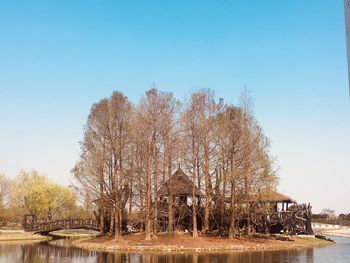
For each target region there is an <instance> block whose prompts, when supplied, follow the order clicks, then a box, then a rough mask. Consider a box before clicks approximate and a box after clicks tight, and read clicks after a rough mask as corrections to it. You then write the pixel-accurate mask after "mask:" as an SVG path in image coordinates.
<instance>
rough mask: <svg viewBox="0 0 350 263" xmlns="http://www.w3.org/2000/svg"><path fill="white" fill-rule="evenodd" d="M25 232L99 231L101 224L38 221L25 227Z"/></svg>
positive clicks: (72, 220) (84, 220) (84, 221)
mask: <svg viewBox="0 0 350 263" xmlns="http://www.w3.org/2000/svg"><path fill="white" fill-rule="evenodd" d="M23 228H24V230H25V231H54V230H59V229H77V228H87V229H95V230H97V229H99V223H98V222H97V221H96V220H93V219H59V220H54V221H49V222H48V221H44V220H38V221H36V222H34V223H33V224H30V225H27V226H26V225H24V226H23Z"/></svg>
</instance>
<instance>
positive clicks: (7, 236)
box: [0, 230, 49, 242]
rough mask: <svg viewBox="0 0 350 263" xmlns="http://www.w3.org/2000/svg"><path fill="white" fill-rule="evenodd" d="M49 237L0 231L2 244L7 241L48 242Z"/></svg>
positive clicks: (17, 231)
mask: <svg viewBox="0 0 350 263" xmlns="http://www.w3.org/2000/svg"><path fill="white" fill-rule="evenodd" d="M48 239H49V238H48V237H45V236H41V235H36V234H35V235H33V233H30V232H24V231H21V230H14V231H12V230H11V231H10V230H0V242H6V241H44V240H48Z"/></svg>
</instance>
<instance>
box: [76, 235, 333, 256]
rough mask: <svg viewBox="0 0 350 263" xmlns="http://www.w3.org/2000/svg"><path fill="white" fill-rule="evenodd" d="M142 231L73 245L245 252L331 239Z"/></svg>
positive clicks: (312, 244) (317, 243) (320, 243)
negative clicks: (148, 236)
mask: <svg viewBox="0 0 350 263" xmlns="http://www.w3.org/2000/svg"><path fill="white" fill-rule="evenodd" d="M144 239H145V236H144V234H134V235H127V236H124V237H123V238H121V239H120V240H115V239H114V238H113V237H111V236H104V237H95V238H87V239H80V240H76V241H74V245H76V246H78V247H81V248H85V249H90V250H101V251H129V252H131V251H154V252H156V251H163V252H172V251H195V252H211V251H215V252H220V251H223V252H224V251H226V252H227V251H246V250H280V249H292V248H306V247H315V246H326V245H330V244H332V243H331V242H328V241H324V240H320V239H316V238H314V237H291V238H290V241H281V240H275V239H272V238H267V237H265V238H246V237H240V238H235V239H233V240H230V239H228V238H222V237H206V236H200V237H198V238H193V237H191V236H190V235H189V234H158V235H157V238H155V239H153V240H151V241H146V240H144Z"/></svg>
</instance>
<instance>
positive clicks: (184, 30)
mask: <svg viewBox="0 0 350 263" xmlns="http://www.w3.org/2000/svg"><path fill="white" fill-rule="evenodd" d="M245 83H246V84H247V87H248V89H249V90H250V91H251V95H252V96H253V99H254V102H255V107H254V110H255V115H256V117H257V118H258V120H259V122H260V123H261V125H262V127H263V128H264V130H265V133H266V135H267V136H268V137H270V138H271V140H272V153H273V154H274V155H276V156H278V164H279V166H280V167H281V170H280V177H281V180H280V186H279V190H280V191H282V192H283V193H285V194H287V195H291V196H292V197H294V198H295V199H297V200H298V201H300V202H306V201H310V202H311V203H312V204H313V206H314V208H315V211H316V212H317V211H320V210H321V209H322V208H333V209H336V210H337V212H348V213H349V212H350V206H349V204H348V201H349V200H350V190H349V188H350V138H349V136H350V110H349V107H350V102H349V94H348V86H347V85H348V84H347V83H348V82H347V64H346V46H345V29H344V13H343V1H342V0H322V1H319V0H308V1H305V0H293V1H292V0H290V1H281V0H267V1H261V0H251V1H247V0H209V1H204V0H200V1H86V0H84V1H70V0H67V1H13V0H11V1H0V172H3V173H5V174H7V175H9V176H11V177H14V176H15V175H16V174H18V173H19V171H20V170H21V169H25V170H30V169H32V168H35V169H38V170H39V171H40V172H43V173H45V174H46V175H48V176H49V177H51V178H52V179H53V180H54V181H57V182H60V183H64V184H68V183H69V181H70V180H71V175H70V169H71V168H72V167H73V165H74V163H75V162H76V160H77V159H78V156H79V141H80V140H81V139H82V135H83V125H84V124H85V122H86V118H87V115H88V113H89V110H90V107H91V105H92V103H94V102H97V101H98V100H100V99H101V98H103V97H106V96H109V95H110V94H111V92H112V91H113V90H120V91H122V92H123V93H124V94H125V95H126V96H128V97H129V98H130V100H131V101H132V102H134V103H137V102H138V100H139V98H140V97H141V95H142V94H143V93H144V92H145V90H146V89H148V88H149V87H151V86H152V84H155V85H156V87H157V88H159V89H162V90H167V91H172V92H173V93H174V94H175V95H176V96H177V97H178V98H179V99H183V98H184V97H186V96H187V95H188V94H189V92H191V91H193V90H195V89H199V88H212V89H213V90H215V91H216V92H217V96H218V97H222V98H224V99H225V100H226V101H228V102H232V103H236V102H237V101H238V95H239V93H240V90H241V89H242V87H243V86H244V85H245Z"/></svg>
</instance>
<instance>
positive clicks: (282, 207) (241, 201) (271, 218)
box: [157, 168, 313, 235]
mask: <svg viewBox="0 0 350 263" xmlns="http://www.w3.org/2000/svg"><path fill="white" fill-rule="evenodd" d="M193 190H194V195H195V200H192V196H193ZM157 196H158V207H159V214H158V223H159V226H158V227H159V230H160V231H166V230H167V224H168V216H169V213H168V212H169V202H172V204H173V211H174V229H178V230H189V231H191V229H192V202H195V204H196V210H197V229H198V230H201V229H202V223H203V214H204V213H203V206H202V203H203V202H202V201H203V199H204V198H206V197H205V196H204V195H203V194H202V193H201V190H200V189H199V188H198V187H196V186H194V185H193V182H192V180H191V179H190V178H189V177H188V176H187V175H186V174H185V173H184V172H183V170H182V169H181V168H179V169H177V170H176V172H175V173H174V174H173V175H172V176H171V177H170V178H169V179H168V181H166V182H165V183H164V184H163V185H162V186H161V187H160V189H159V190H158V192H157ZM237 198H238V199H237V203H236V213H237V215H238V216H237V219H236V225H237V228H238V229H240V230H239V231H241V232H248V233H251V232H260V233H280V232H285V233H290V234H297V233H302V234H312V233H313V232H312V228H311V206H310V205H309V206H306V205H298V204H297V202H296V201H295V200H294V199H292V198H290V197H289V196H286V195H283V194H281V193H278V192H276V191H273V190H265V191H259V192H258V193H256V194H254V195H251V196H249V197H248V198H243V197H237ZM170 199H172V201H170ZM230 201H231V198H226V205H224V206H223V207H224V208H223V210H221V211H219V210H220V207H213V209H212V210H211V215H210V222H209V224H210V230H211V231H214V232H215V231H216V230H217V231H218V233H221V234H223V235H225V233H227V230H228V228H229V218H230V214H231V212H232V211H231V210H230V207H231V206H230ZM248 229H249V230H248Z"/></svg>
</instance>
